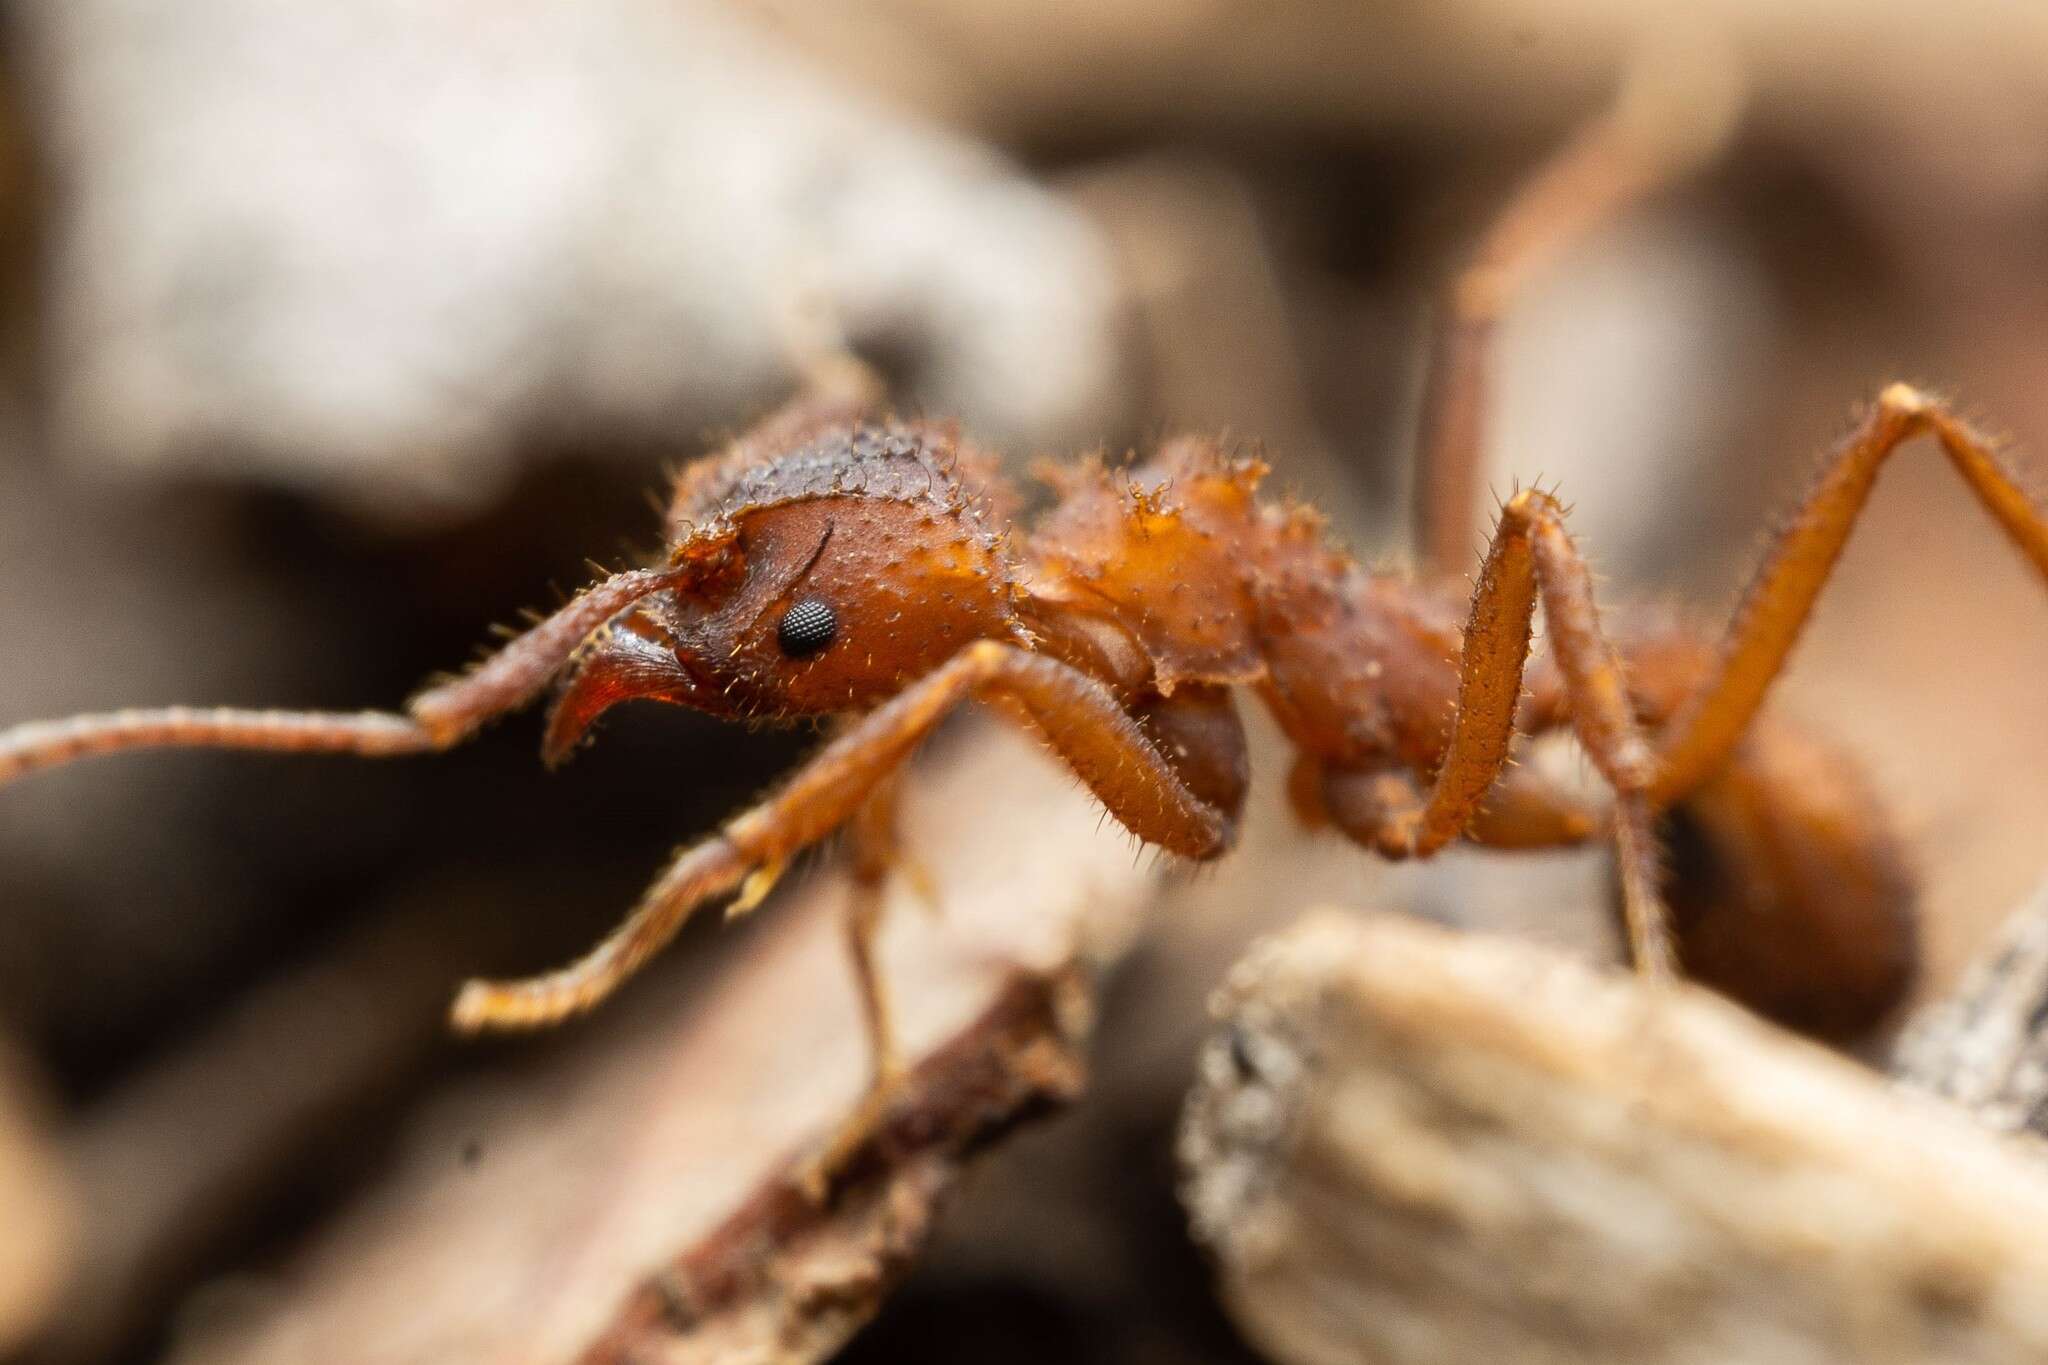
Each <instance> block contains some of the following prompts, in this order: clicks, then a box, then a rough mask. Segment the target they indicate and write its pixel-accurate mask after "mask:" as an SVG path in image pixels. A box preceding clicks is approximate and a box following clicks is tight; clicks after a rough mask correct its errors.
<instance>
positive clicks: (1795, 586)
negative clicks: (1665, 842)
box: [1650, 384, 2048, 807]
mask: <svg viewBox="0 0 2048 1365" xmlns="http://www.w3.org/2000/svg"><path fill="white" fill-rule="evenodd" d="M1923 432H1924V433H1931V434H1932V435H1933V436H1934V438H1935V440H1936V441H1937V442H1938V443H1939V444H1940V446H1941V450H1942V453H1943V454H1945V455H1946V456H1948V459H1949V462H1950V463H1951V464H1953V465H1954V466H1955V468H1956V472H1957V473H1958V474H1960V475H1962V477H1963V480H1964V481H1965V482H1966V483H1968V484H1969V486H1970V490H1971V491H1972V492H1974V493H1975V494H1976V495H1977V498H1978V500H1979V501H1980V502H1982V503H1983V504H1984V507H1985V510H1987V511H1989V512H1990V513H1991V515H1992V517H1993V518H1994V519H1995V520H1996V521H1997V522H1998V524H1999V526H2000V527H2001V528H2002V529H2003V530H2004V532H2005V534H2006V536H2007V537H2008V538H2009V539H2011V540H2012V542H2013V543H2014V544H2015V545H2017V546H2019V548H2020V550H2021V551H2022V552H2023V553H2024V554H2025V555H2026V556H2027V558H2028V559H2030V560H2032V561H2033V564H2034V567H2035V568H2036V569H2038V570H2039V571H2040V573H2041V575H2042V577H2043V579H2048V498H2044V497H2043V495H2042V494H2041V493H2039V492H2035V491H2031V490H2029V489H2028V488H2027V487H2026V486H2025V484H2024V483H2023V482H2022V480H2021V477H2020V475H2019V474H2018V472H2017V471H2015V470H2014V469H2013V468H2012V466H2011V465H2010V464H2009V463H2008V462H2007V461H2006V460H2005V459H2004V458H2003V457H2002V456H2001V455H2000V453H1999V452H1998V450H1997V449H1996V448H1995V446H1994V445H1993V443H1992V442H1990V441H1989V440H1987V439H1986V438H1984V437H1983V436H1981V435H1979V434H1978V433H1977V432H1975V431H1972V430H1971V429H1970V427H1969V426H1968V425H1967V424H1965V423H1964V422H1963V421H1962V420H1961V419H1960V418H1958V417H1957V416H1955V414H1954V413H1952V412H1951V411H1949V409H1947V408H1946V407H1944V406H1943V405H1941V404H1940V403H1938V402H1936V401H1935V400H1933V399H1932V398H1929V397H1928V396H1927V395H1925V394H1922V393H1920V392H1919V391H1918V390H1916V389H1913V388H1911V387H1909V386H1907V385H1905V384H1893V385H1892V386H1891V387H1889V388H1887V389H1886V390H1885V391H1884V392H1883V393H1881V394H1880V395H1878V400H1877V406H1876V407H1875V408H1874V409H1873V410H1872V411H1871V412H1870V414H1869V415H1868V416H1867V417H1865V418H1864V420H1863V421H1862V423H1861V424H1860V425H1859V426H1858V427H1857V428H1856V430H1855V431H1854V432H1852V433H1850V435H1849V437H1848V439H1847V440H1845V441H1843V442H1842V444H1841V445H1839V446H1837V447H1836V448H1835V450H1834V451H1833V453H1831V454H1830V455H1829V456H1828V458H1827V460H1826V461H1825V462H1824V463H1823V465H1822V467H1821V472H1820V477H1819V479H1818V481H1817V482H1816V483H1815V484H1814V486H1813V489H1812V490H1811V491H1810V492H1809V493H1808V494H1807V495H1806V499H1805V501H1804V502H1802V503H1801V504H1800V506H1799V509H1798V511H1797V512H1795V513H1794V514H1793V516H1792V518H1791V520H1790V521H1788V522H1787V523H1785V525H1784V527H1783V529H1782V530H1780V531H1779V532H1778V534H1777V536H1776V539H1775V541H1774V543H1773V544H1772V546H1771V549H1770V552H1769V553H1768V554H1767V555H1766V556H1765V557H1764V562H1763V564H1762V565H1761V566H1760V567H1759V568H1758V569H1757V572H1756V576H1755V577H1754V578H1752V579H1751V580H1750V584H1749V590H1748V591H1747V592H1746V593H1745V594H1744V595H1743V599H1742V605H1741V606H1740V607H1739V608H1737V610H1736V613H1735V619H1734V621H1733V622H1732V623H1731V624H1730V626H1729V628H1728V633H1727V635H1726V637H1725V638H1724V640H1723V642H1722V645H1721V651H1720V657H1719V659H1718V660H1717V662H1716V663H1715V664H1714V666H1713V668H1712V670H1711V672H1710V674H1709V676H1708V678H1707V681H1706V682H1705V683H1704V684H1702V685H1701V686H1700V688H1699V689H1698V690H1697V691H1696V692H1694V693H1693V694H1692V695H1691V697H1690V698H1689V699H1688V700H1687V701H1686V702H1685V703H1684V704H1683V705H1682V706H1680V707H1679V709H1678V712H1677V714H1676V715H1674V716H1673V717H1672V719H1671V721H1670V723H1669V724H1668V725H1667V726H1665V728H1664V730H1663V733H1662V734H1661V735H1660V736H1659V738H1658V745H1657V747H1658V754H1657V764H1656V776H1655V779H1654V781H1653V782H1652V783H1651V786H1650V797H1651V801H1652V803H1653V804H1654V805H1656V806H1658V807H1665V806H1669V805H1672V804H1673V803H1675V802H1677V801H1679V800H1681V799H1683V798H1684V797H1686V796H1688V795H1690V794H1691V793H1692V792H1693V791H1695V790H1697V789H1698V788H1699V787H1700V785H1701V784H1702V783H1704V782H1705V781H1707V779H1709V778H1711V777H1713V776H1714V775H1715V774H1716V773H1717V772H1719V771H1720V770H1721V769H1722V768H1723V767H1724V766H1725V765H1726V763H1727V761H1728V758H1729V755H1730V754H1731V753H1732V752H1733V750H1734V748H1735V746H1736V744H1737V743H1738V742H1739V741H1740V740H1741V738H1742V736H1743V734H1744V732H1745V731H1746V730H1747V729H1748V728H1749V724H1750V720H1751V718H1752V717H1754V716H1755V715H1756V711H1757V708H1758V707H1759V706H1760V705H1762V704H1763V699H1764V694H1765V692H1766V691H1768V690H1769V688H1770V685H1771V683H1772V682H1773V681H1774V680H1775V679H1776V678H1777V676H1778V674H1779V673H1780V672H1781V671H1782V670H1783V669H1784V667H1785V660H1786V658H1787V656H1789V655H1790V654H1791V652H1792V646H1793V644H1794V643H1795V642H1796V641H1797V640H1798V638H1799V632H1800V630H1801V628H1802V627H1804V626H1805V624H1806V618H1807V616H1808V614H1809V613H1810V612H1811V611H1812V609H1813V603H1814V599H1815V598H1817V597H1818V596H1819V595H1820V590H1821V587H1822V585H1823V584H1825V583H1826V582H1827V578H1828V574H1829V572H1830V571H1831V570H1832V569H1833V568H1834V566H1835V561H1836V559H1837V558H1838V557H1839V556H1840V554H1841V552H1842V546H1843V544H1844V543H1845V542H1846V541H1847V540H1848V538H1849V531H1850V529H1851V528H1852V527H1853V526H1854V525H1855V522H1856V517H1857V514H1858V513H1860V512H1861V511H1862V510H1863V506H1864V503H1865V501H1866V500H1867V499H1868V498H1869V496H1870V489H1871V486H1872V484H1874V483H1875V482H1876V479H1877V474H1878V470H1879V468H1880V467H1882V465H1883V464H1884V461H1885V458H1886V457H1887V456H1889V455H1890V454H1891V453H1892V452H1893V451H1894V450H1896V449H1898V447H1899V446H1900V445H1901V444H1903V443H1904V442H1906V441H1908V440H1910V439H1911V438H1912V437H1914V436H1917V435H1920V434H1922V433H1923Z"/></svg>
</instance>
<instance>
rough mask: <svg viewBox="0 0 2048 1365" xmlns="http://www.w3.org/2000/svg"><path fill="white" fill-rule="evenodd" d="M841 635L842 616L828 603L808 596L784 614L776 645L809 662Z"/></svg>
mask: <svg viewBox="0 0 2048 1365" xmlns="http://www.w3.org/2000/svg"><path fill="white" fill-rule="evenodd" d="M838 634H839V616H838V614H837V613H836V612H834V611H833V610H832V607H831V605H830V604H829V603H825V602H821V601H819V600H818V599H817V598H815V597H806V598H805V599H804V600H803V601H801V602H799V603H797V604H796V605H795V606H793V607H791V608H790V609H789V610H788V611H786V612H784V613H783V614H782V624H781V625H779V626H777V627H776V628H775V642H776V643H777V644H779V645H781V646H782V652H783V653H784V654H787V655H788V656H789V657H790V658H792V659H808V658H810V657H811V655H813V654H816V653H817V652H818V651H819V650H821V649H823V648H824V647H825V646H826V645H829V644H831V643H832V641H833V640H834V638H836V637H837V636H838Z"/></svg>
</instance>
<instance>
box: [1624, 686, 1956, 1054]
mask: <svg viewBox="0 0 2048 1365" xmlns="http://www.w3.org/2000/svg"><path fill="white" fill-rule="evenodd" d="M1662 834H1663V838H1664V847H1665V850H1666V859H1667V861H1666V871H1665V877H1664V895H1665V899H1666V903H1667V904H1668V906H1669V907H1670V910H1671V914H1672V922H1673V928H1674V929H1675V931H1676V937H1677V940H1678V956H1679V960H1680V963H1681V964H1682V966H1683V967H1684V969H1685V972H1686V974H1687V975H1689V976H1691V977H1693V978H1694V979H1695V980H1698V981H1701V982H1703V983H1705V984H1707V985H1709V986H1712V987H1714V988H1715V989H1717V990H1720V991H1722V992H1724V993H1726V994H1728V995H1730V996H1732V997H1734V998H1735V999H1737V1000H1739V1001H1741V1002H1742V1003H1744V1004H1745V1005H1748V1006H1749V1007H1750V1008H1752V1009H1754V1010H1756V1011H1757V1012H1758V1013H1760V1014H1763V1015H1765V1016H1766V1017H1768V1018H1771V1019H1774V1020H1776V1021H1778V1022H1780V1023H1783V1024H1786V1025H1788V1026H1790V1027H1793V1028H1796V1029H1799V1030H1800V1031H1802V1032H1805V1033H1809V1034H1814V1035H1817V1036H1820V1037H1824V1038H1831V1039H1836V1040H1848V1039H1852V1038H1855V1037H1857V1036H1859V1035H1863V1034H1866V1033H1868V1032H1869V1031H1870V1029H1871V1028H1872V1027H1874V1026H1875V1025H1877V1024H1879V1023H1881V1022H1882V1021H1883V1019H1884V1018H1885V1016H1886V1015H1887V1014H1889V1013H1890V1012H1891V1010H1892V1009H1893V1008H1894V1007H1895V1006H1896V1005H1897V1004H1898V1003H1899V1002H1900V1000H1901V999H1902V998H1903V997H1904V996H1905V994H1906V992H1907V990H1908V989H1909V988H1910V987H1911V985H1912V984H1913V980H1914V977H1915V975H1916V972H1917V970H1918V965H1919V933H1918V929H1917V927H1916V919H1915V915H1914V907H1915V900H1916V892H1917V888H1916V886H1915V882H1914V878H1913V876H1912V874H1911V872H1910V870H1909V869H1908V867H1907V863H1906V858H1905V855H1904V853H1903V851H1902V848H1901V845H1900V843H1899V841H1898V839H1897V838H1896V837H1895V835H1894V833H1893V830H1892V827H1891V822H1890V821H1889V819H1888V818H1887V816H1886V813H1885V812H1884V811H1883V809H1882V808H1881V807H1880V806H1879V804H1878V802H1877V801H1876V799H1875V798H1874V797H1873V796H1872V795H1871V793H1870V791H1869V790H1868V788H1867V787H1866V786H1865V784H1864V781H1863V779H1862V776H1861V773H1860V771H1859V769H1858V766H1857V765H1856V764H1855V763H1853V762H1851V761H1848V760H1847V759H1846V758H1845V757H1844V756H1843V755H1842V754H1840V753H1838V752H1836V751H1835V750H1834V749H1833V748H1832V747H1831V746H1829V745H1826V744H1824V743H1822V742H1820V741H1818V740H1816V739H1815V738H1813V737H1812V736H1811V735H1810V734H1807V733H1805V732H1803V731H1801V730H1798V729H1795V728H1794V727H1792V726H1790V725H1786V724H1783V723H1776V722H1772V721H1770V720H1768V719H1760V720H1759V721H1758V722H1757V723H1756V724H1755V726H1754V728H1753V729H1752V730H1751V731H1750V733H1749V734H1748V735H1747V736H1746V737H1745V739H1744V742H1743V744H1742V745H1741V747H1740V748H1738V749H1737V750H1736V751H1735V753H1734V754H1733V756H1732V757H1731V759H1730V761H1729V763H1728V764H1727V766H1726V767H1725V768H1723V769H1722V770H1721V771H1720V772H1719V773H1717V774H1716V775H1715V776H1714V777H1713V778H1711V779H1709V780H1708V781H1707V782H1705V783H1704V784H1702V785H1701V786H1700V788H1699V789H1698V790H1697V791H1695V792H1693V793H1692V794H1691V795H1689V796H1687V797H1686V798H1685V799H1684V800H1682V801H1680V802H1679V803H1678V804H1677V805H1675V806H1673V807H1672V808H1671V809H1669V810H1668V811H1666V812H1664V815H1663V818H1662Z"/></svg>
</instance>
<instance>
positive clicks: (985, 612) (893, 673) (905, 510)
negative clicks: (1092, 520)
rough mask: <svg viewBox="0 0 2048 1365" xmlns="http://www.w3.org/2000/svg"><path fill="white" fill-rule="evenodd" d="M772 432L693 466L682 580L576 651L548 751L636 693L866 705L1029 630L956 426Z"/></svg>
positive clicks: (681, 533)
mask: <svg viewBox="0 0 2048 1365" xmlns="http://www.w3.org/2000/svg"><path fill="white" fill-rule="evenodd" d="M777 434H778V433H773V432H764V433H762V434H760V435H757V436H755V437H753V438H751V439H749V440H744V441H741V442H740V443H738V444H737V445H736V446H735V448H734V449H733V450H732V451H731V452H729V453H728V454H727V455H725V456H724V457H721V458H717V459H713V460H707V461H705V462H703V463H702V464H699V465H697V466H695V467H693V468H692V469H690V470H688V471H686V472H685V473H684V475H683V477H682V479H681V480H680V481H679V484H678V488H677V493H676V502H675V505H674V506H673V507H672V508H671V511H670V514H669V531H670V545H669V561H670V564H671V566H672V567H674V568H675V569H676V571H677V577H676V580H675V586H673V587H671V588H668V589H665V590H663V591H660V592H657V593H654V594H651V595H650V596H648V597H646V598H644V599H642V600H641V602H640V603H639V604H638V605H637V606H635V607H634V608H633V609H632V610H631V611H629V612H627V613H626V614H625V615H623V616H621V617H619V618H616V619H615V620H613V621H612V622H611V623H610V624H608V625H607V626H606V627H605V628H604V629H603V630H600V631H598V632H597V633H595V634H594V635H592V636H591V638H590V639H589V640H588V641H587V642H586V643H585V645H584V647H583V649H582V650H581V651H579V653H578V655H577V657H576V659H575V660H574V661H573V662H572V664H571V666H570V670H569V674H568V682H567V685H566V686H565V688H564V689H563V691H562V693H561V696H560V698H559V699H558V700H557V702H556V705H555V710H554V713H553V716H552V717H551V719H550V722H549V726H548V736H547V753H548V756H549V758H550V759H551V760H553V759H558V758H559V757H561V756H562V755H563V754H564V753H566V752H567V751H568V750H569V749H570V748H571V747H573V745H574V744H575V742H576V741H577V739H578V738H579V737H580V736H581V735H582V734H583V733H584V732H585V731H586V730H587V729H588V728H589V726H590V724H591V722H592V721H594V720H595V719H596V718H597V716H598V715H599V714H600V713H601V712H603V711H604V710H605V709H607V708H608V707H610V706H612V705H614V704H616V703H617V702H620V701H625V700H627V699H629V698H633V697H647V698H654V699H658V700H663V701H671V702H677V703H680V704H682V705H686V706H690V707H694V708H696V709H698V710H702V711H708V712H711V713H713V714H715V715H721V716H730V717H735V718H748V719H753V718H765V719H779V718H784V717H789V716H797V715H824V714H831V713H834V712H841V711H854V710H861V709H865V708H867V707H870V706H873V705H875V704H877V703H878V702H881V701H883V700H885V699H886V698H888V697H890V696H892V695H894V694H895V692H897V691H898V690H899V689H901V688H902V687H903V686H904V684H905V683H907V682H909V681H910V680H912V679H914V678H916V677H919V676H922V675H923V674H925V673H927V672H929V671H931V670H932V669H933V668H935V667H937V666H938V665H939V664H941V663H943V662H944V661H945V660H946V659H947V658H948V657H950V656H951V655H952V654H954V653H955V652H957V651H958V650H959V649H961V648H962V647H964V646H965V645H967V644H968V643H969V642H970V641H973V640H977V639H983V638H989V637H994V638H999V639H1015V640H1020V641H1021V640H1023V639H1025V638H1026V633H1025V629H1024V626H1023V625H1022V623H1021V621H1020V620H1019V618H1018V615H1017V612H1016V594H1017V591H1018V589H1017V585H1016V578H1015V573H1014V570H1013V567H1012V565H1011V564H1010V561H1009V559H1008V557H1007V555H1006V553H1005V550H1004V545H1003V540H1002V536H1001V534H1000V528H999V527H998V526H996V525H995V524H994V518H993V517H992V516H991V515H990V513H989V510H988V507H987V504H986V500H985V499H984V498H983V497H982V495H981V493H980V491H979V486H978V484H979V481H978V480H977V479H976V478H975V475H976V474H977V473H978V472H979V471H978V470H976V469H975V467H974V466H975V463H976V462H975V461H974V459H973V457H972V456H971V455H970V456H969V458H968V459H967V460H966V461H965V462H963V460H962V459H961V457H960V453H959V451H958V450H957V449H956V447H955V443H954V441H953V440H952V439H951V438H950V435H949V434H948V433H945V432H943V431H938V430H935V429H931V428H926V427H921V426H898V425H891V424H881V425H870V424H864V423H860V422H857V421H839V422H834V423H831V424H828V425H823V426H813V427H810V428H807V429H801V430H799V431H797V432H795V433H779V435H780V436H781V439H777V440H769V439H767V438H768V437H769V436H771V435H777Z"/></svg>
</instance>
